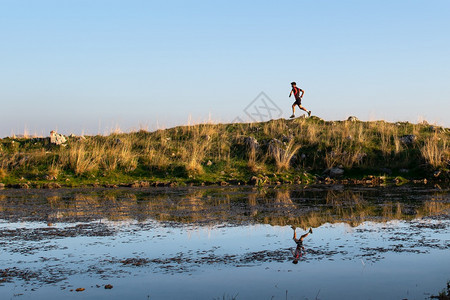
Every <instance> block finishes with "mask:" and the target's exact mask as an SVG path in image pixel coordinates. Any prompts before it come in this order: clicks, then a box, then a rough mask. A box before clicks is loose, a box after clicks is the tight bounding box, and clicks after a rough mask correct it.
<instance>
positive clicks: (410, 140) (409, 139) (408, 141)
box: [400, 134, 417, 145]
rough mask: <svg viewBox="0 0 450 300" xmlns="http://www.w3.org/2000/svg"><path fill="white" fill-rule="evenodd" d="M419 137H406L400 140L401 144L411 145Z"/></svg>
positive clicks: (411, 135)
mask: <svg viewBox="0 0 450 300" xmlns="http://www.w3.org/2000/svg"><path fill="white" fill-rule="evenodd" d="M416 139H417V137H416V136H415V135H414V134H408V135H404V136H402V137H401V138H400V142H402V143H403V144H405V145H410V144H412V143H414V142H415V141H416Z"/></svg>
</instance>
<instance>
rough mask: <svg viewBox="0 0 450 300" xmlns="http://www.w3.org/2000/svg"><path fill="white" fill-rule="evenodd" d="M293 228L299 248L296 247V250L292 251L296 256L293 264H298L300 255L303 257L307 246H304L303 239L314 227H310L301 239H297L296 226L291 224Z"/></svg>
mask: <svg viewBox="0 0 450 300" xmlns="http://www.w3.org/2000/svg"><path fill="white" fill-rule="evenodd" d="M291 228H292V229H293V230H294V242H295V243H296V244H297V248H295V251H292V249H291V252H292V255H293V256H294V260H293V261H292V263H293V264H297V263H298V260H299V258H300V257H302V255H303V253H302V251H303V252H304V251H305V248H304V247H303V239H304V238H305V237H307V236H308V235H309V234H310V233H313V232H312V228H309V231H308V232H307V233H305V234H304V235H302V236H301V237H300V238H299V239H297V234H296V232H295V229H296V227H295V226H291Z"/></svg>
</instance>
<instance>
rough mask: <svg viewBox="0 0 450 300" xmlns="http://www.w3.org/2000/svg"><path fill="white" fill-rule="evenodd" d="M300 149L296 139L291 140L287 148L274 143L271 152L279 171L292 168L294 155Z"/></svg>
mask: <svg viewBox="0 0 450 300" xmlns="http://www.w3.org/2000/svg"><path fill="white" fill-rule="evenodd" d="M299 149H300V146H299V145H295V144H294V140H291V141H290V142H289V143H288V144H287V146H286V148H285V149H283V148H281V147H280V146H278V145H273V147H271V148H270V152H271V155H272V157H273V158H274V159H275V165H276V167H277V171H278V172H281V171H283V170H288V169H289V168H290V166H291V160H292V157H293V156H294V155H295V154H296V153H297V151H298V150H299Z"/></svg>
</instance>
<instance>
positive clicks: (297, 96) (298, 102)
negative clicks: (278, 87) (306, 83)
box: [289, 81, 311, 118]
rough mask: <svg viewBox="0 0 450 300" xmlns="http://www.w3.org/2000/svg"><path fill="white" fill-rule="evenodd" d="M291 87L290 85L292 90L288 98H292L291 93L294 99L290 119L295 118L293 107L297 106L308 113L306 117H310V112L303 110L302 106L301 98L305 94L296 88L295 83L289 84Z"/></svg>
mask: <svg viewBox="0 0 450 300" xmlns="http://www.w3.org/2000/svg"><path fill="white" fill-rule="evenodd" d="M291 85H292V90H291V92H290V93H289V98H290V97H291V96H292V93H294V97H295V102H294V104H292V116H291V118H295V106H296V105H298V107H299V108H300V109H301V110H304V111H306V112H307V113H308V117H310V116H311V111H310V110H307V109H306V108H304V107H303V106H302V97H303V95H304V94H305V91H304V90H302V89H300V88H298V87H297V83H295V81H294V82H291ZM300 93H301V95H300Z"/></svg>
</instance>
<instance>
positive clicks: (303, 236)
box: [300, 232, 309, 242]
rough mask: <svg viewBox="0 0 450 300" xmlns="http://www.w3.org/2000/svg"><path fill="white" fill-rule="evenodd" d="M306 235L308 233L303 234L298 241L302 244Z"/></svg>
mask: <svg viewBox="0 0 450 300" xmlns="http://www.w3.org/2000/svg"><path fill="white" fill-rule="evenodd" d="M308 235H309V232H307V233H305V234H304V235H302V236H301V237H300V241H302V242H303V239H304V238H305V237H307V236H308Z"/></svg>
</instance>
